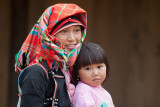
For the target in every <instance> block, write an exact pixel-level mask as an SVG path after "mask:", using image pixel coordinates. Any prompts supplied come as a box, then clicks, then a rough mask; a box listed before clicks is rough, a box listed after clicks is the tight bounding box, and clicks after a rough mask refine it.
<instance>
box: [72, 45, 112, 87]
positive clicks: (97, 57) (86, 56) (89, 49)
mask: <svg viewBox="0 0 160 107" xmlns="http://www.w3.org/2000/svg"><path fill="white" fill-rule="evenodd" d="M100 63H104V64H105V65H106V77H109V64H108V60H107V56H106V53H105V51H104V50H103V49H102V48H101V47H100V46H99V45H98V44H94V43H83V44H82V48H81V50H80V53H79V55H78V57H77V59H76V62H75V63H74V65H73V71H72V76H73V83H74V84H75V85H77V83H78V81H79V80H77V79H78V75H79V74H78V71H79V70H80V69H81V68H82V67H86V66H89V65H92V64H100Z"/></svg>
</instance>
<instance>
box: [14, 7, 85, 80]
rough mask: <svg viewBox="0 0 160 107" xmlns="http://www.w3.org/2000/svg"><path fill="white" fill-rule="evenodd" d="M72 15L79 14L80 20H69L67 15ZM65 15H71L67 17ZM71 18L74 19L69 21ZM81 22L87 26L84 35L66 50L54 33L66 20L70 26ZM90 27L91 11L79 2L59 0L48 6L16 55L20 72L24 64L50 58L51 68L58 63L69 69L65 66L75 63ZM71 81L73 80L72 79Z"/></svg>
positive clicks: (48, 60) (16, 68) (28, 64)
mask: <svg viewBox="0 0 160 107" xmlns="http://www.w3.org/2000/svg"><path fill="white" fill-rule="evenodd" d="M71 16H75V17H77V18H78V20H68V19H67V18H69V17H71ZM64 19H67V21H66V20H64ZM69 19H70V18H69ZM63 20H64V21H63ZM65 21H66V22H65ZM69 21H71V22H72V21H73V22H74V23H71V24H70V23H69V24H68V22H69ZM64 22H65V23H64ZM62 23H63V24H62ZM77 23H78V25H82V26H83V28H84V31H83V32H82V37H81V39H80V41H79V43H78V44H77V45H76V46H75V48H74V49H73V50H72V51H71V52H70V53H69V54H66V52H65V50H64V49H63V48H62V47H61V46H62V45H61V42H60V41H59V40H58V39H57V38H56V37H54V36H53V35H55V34H56V33H57V32H59V31H60V30H62V29H64V28H66V25H65V24H67V27H69V26H71V25H74V24H75V25H76V24H77ZM57 25H58V26H57ZM86 27H87V13H86V11H85V10H83V9H82V8H80V7H79V6H77V5H75V4H55V5H53V6H50V7H48V8H47V9H46V10H45V11H44V13H43V14H42V16H41V17H40V18H39V20H38V21H37V22H36V24H35V25H34V26H33V28H32V30H31V31H30V33H29V35H28V36H27V38H26V40H25V41H24V43H23V44H22V47H21V49H20V51H19V52H18V53H17V54H16V56H15V61H16V64H15V70H16V72H21V71H22V70H23V69H24V68H26V67H28V66H30V65H32V64H36V63H38V62H39V60H41V61H42V60H46V61H47V64H48V66H49V68H50V69H52V65H53V64H54V65H56V66H57V68H61V69H62V72H63V73H65V72H66V68H65V67H66V66H69V67H71V66H72V65H73V64H74V62H75V60H76V58H77V55H78V54H79V51H80V48H81V44H82V42H83V41H84V39H85V36H86ZM53 28H54V30H53ZM70 70H71V69H70ZM67 75H69V74H67ZM66 78H67V77H66ZM68 78H70V77H68ZM67 81H68V82H70V80H67Z"/></svg>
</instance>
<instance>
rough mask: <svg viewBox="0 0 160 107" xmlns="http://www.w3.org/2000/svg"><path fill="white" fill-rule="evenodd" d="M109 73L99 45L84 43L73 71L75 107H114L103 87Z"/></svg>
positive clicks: (105, 58)
mask: <svg viewBox="0 0 160 107" xmlns="http://www.w3.org/2000/svg"><path fill="white" fill-rule="evenodd" d="M108 71H109V65H108V61H107V57H106V54H105V51H104V50H103V49H102V48H101V47H100V46H99V45H97V44H94V43H83V45H82V48H81V50H80V53H79V55H78V57H77V60H76V62H75V64H74V66H73V71H72V76H73V78H72V79H73V82H74V84H75V85H76V90H75V94H74V99H73V106H74V107H114V105H113V102H112V98H111V95H110V94H109V93H108V92H107V91H106V90H105V89H104V88H103V87H102V86H101V84H102V83H103V82H104V81H105V79H106V78H107V77H108V76H109V73H108Z"/></svg>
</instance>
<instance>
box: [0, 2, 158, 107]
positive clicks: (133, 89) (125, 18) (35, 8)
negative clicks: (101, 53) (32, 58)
mask: <svg viewBox="0 0 160 107" xmlns="http://www.w3.org/2000/svg"><path fill="white" fill-rule="evenodd" d="M63 2H67V3H75V4H77V5H79V6H80V7H82V8H83V9H85V10H86V11H87V13H88V26H87V27H88V30H87V37H86V42H94V43H98V44H100V45H101V46H102V47H103V48H104V49H105V51H106V53H107V56H108V60H109V63H110V68H111V70H110V78H109V80H108V81H106V82H105V83H104V84H103V86H104V87H105V89H107V90H108V91H109V92H110V94H111V95H112V98H113V101H114V104H115V106H116V107H160V92H159V91H160V1H159V0H1V1H0V16H1V17H0V38H1V39H0V107H16V104H17V100H18V88H17V87H18V86H17V78H18V74H17V73H15V71H14V56H15V54H16V53H17V52H18V50H19V49H20V47H21V45H22V43H23V42H24V40H25V38H26V36H27V35H28V33H29V31H30V30H31V28H32V27H33V25H34V24H35V23H36V21H37V20H38V18H39V17H40V16H41V14H42V13H43V12H44V10H45V9H46V8H47V7H49V6H51V5H53V4H55V3H63Z"/></svg>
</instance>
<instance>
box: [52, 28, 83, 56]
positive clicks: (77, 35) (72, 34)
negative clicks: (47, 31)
mask: <svg viewBox="0 0 160 107" xmlns="http://www.w3.org/2000/svg"><path fill="white" fill-rule="evenodd" d="M81 36H82V31H81V26H80V25H73V26H70V27H68V28H65V29H63V30H61V31H60V32H58V33H57V34H56V35H55V37H56V38H58V40H60V41H61V42H62V47H63V49H64V50H65V51H66V52H67V53H69V52H70V51H71V50H72V49H74V47H75V46H76V45H77V44H78V42H79V41H80V39H81Z"/></svg>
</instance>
